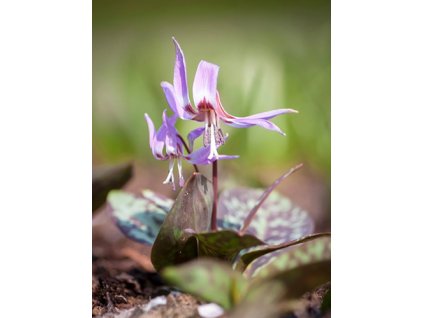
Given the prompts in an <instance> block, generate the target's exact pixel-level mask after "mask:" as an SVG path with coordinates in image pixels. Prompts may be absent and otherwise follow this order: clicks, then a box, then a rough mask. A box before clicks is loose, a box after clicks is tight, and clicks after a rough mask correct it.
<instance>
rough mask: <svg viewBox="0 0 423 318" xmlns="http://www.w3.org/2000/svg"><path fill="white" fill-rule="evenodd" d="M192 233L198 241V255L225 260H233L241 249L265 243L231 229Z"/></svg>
mask: <svg viewBox="0 0 423 318" xmlns="http://www.w3.org/2000/svg"><path fill="white" fill-rule="evenodd" d="M194 235H195V237H197V238H198V241H199V253H200V255H199V256H211V257H216V258H220V259H223V260H227V261H233V260H234V258H235V257H236V256H237V255H238V253H239V252H240V251H241V250H243V249H246V248H249V247H253V246H258V245H263V244H265V243H264V242H262V241H261V240H259V239H258V238H256V237H255V236H253V235H249V234H245V235H239V234H238V232H235V231H231V230H223V231H218V232H207V233H196V234H194Z"/></svg>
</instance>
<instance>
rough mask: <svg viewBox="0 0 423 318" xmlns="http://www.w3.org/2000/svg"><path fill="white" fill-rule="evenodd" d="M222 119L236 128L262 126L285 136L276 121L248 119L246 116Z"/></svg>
mask: <svg viewBox="0 0 423 318" xmlns="http://www.w3.org/2000/svg"><path fill="white" fill-rule="evenodd" d="M222 121H223V122H224V123H225V124H227V125H229V126H232V127H236V128H248V127H252V126H260V127H263V128H266V129H268V130H273V131H276V132H277V133H279V134H281V135H283V136H285V133H284V132H283V131H282V130H281V129H280V128H279V127H278V126H276V125H275V124H274V123H272V122H270V121H268V120H265V119H246V118H235V119H230V120H225V119H223V118H222Z"/></svg>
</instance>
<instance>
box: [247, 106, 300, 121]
mask: <svg viewBox="0 0 423 318" xmlns="http://www.w3.org/2000/svg"><path fill="white" fill-rule="evenodd" d="M297 113H298V111H296V110H295V109H290V108H280V109H275V110H270V111H268V112H263V113H258V114H255V115H251V116H247V117H244V118H249V119H272V118H273V117H276V116H279V115H283V114H297Z"/></svg>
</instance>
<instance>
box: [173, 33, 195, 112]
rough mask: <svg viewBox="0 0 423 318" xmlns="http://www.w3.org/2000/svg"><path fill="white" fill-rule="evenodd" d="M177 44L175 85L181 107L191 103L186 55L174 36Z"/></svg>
mask: <svg viewBox="0 0 423 318" xmlns="http://www.w3.org/2000/svg"><path fill="white" fill-rule="evenodd" d="M172 40H173V43H174V44H175V50H176V60H175V69H174V72H173V87H174V89H175V94H176V98H177V100H178V103H179V105H180V106H181V107H185V106H186V105H189V104H191V102H190V100H189V94H188V82H187V71H186V65H185V57H184V53H183V52H182V49H181V47H180V46H179V43H178V42H177V41H176V39H175V38H174V37H172Z"/></svg>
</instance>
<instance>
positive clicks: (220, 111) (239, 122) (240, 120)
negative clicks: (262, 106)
mask: <svg viewBox="0 0 423 318" xmlns="http://www.w3.org/2000/svg"><path fill="white" fill-rule="evenodd" d="M216 101H217V107H216V113H217V116H218V117H219V119H221V120H222V121H223V122H224V123H225V124H227V125H229V126H233V127H236V128H247V127H251V126H260V127H263V128H266V129H268V130H273V131H276V132H278V133H279V134H281V135H283V136H285V133H284V132H283V131H282V130H281V129H280V128H279V127H278V126H276V125H275V124H274V123H272V122H270V121H268V119H270V118H273V117H275V116H278V115H282V114H289V113H298V112H297V111H296V110H294V109H276V110H271V111H267V112H263V113H258V114H255V115H251V116H247V117H236V116H233V115H231V114H229V113H228V112H227V111H226V110H225V109H224V108H223V105H222V103H221V102H220V96H219V93H218V92H217V93H216Z"/></svg>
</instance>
